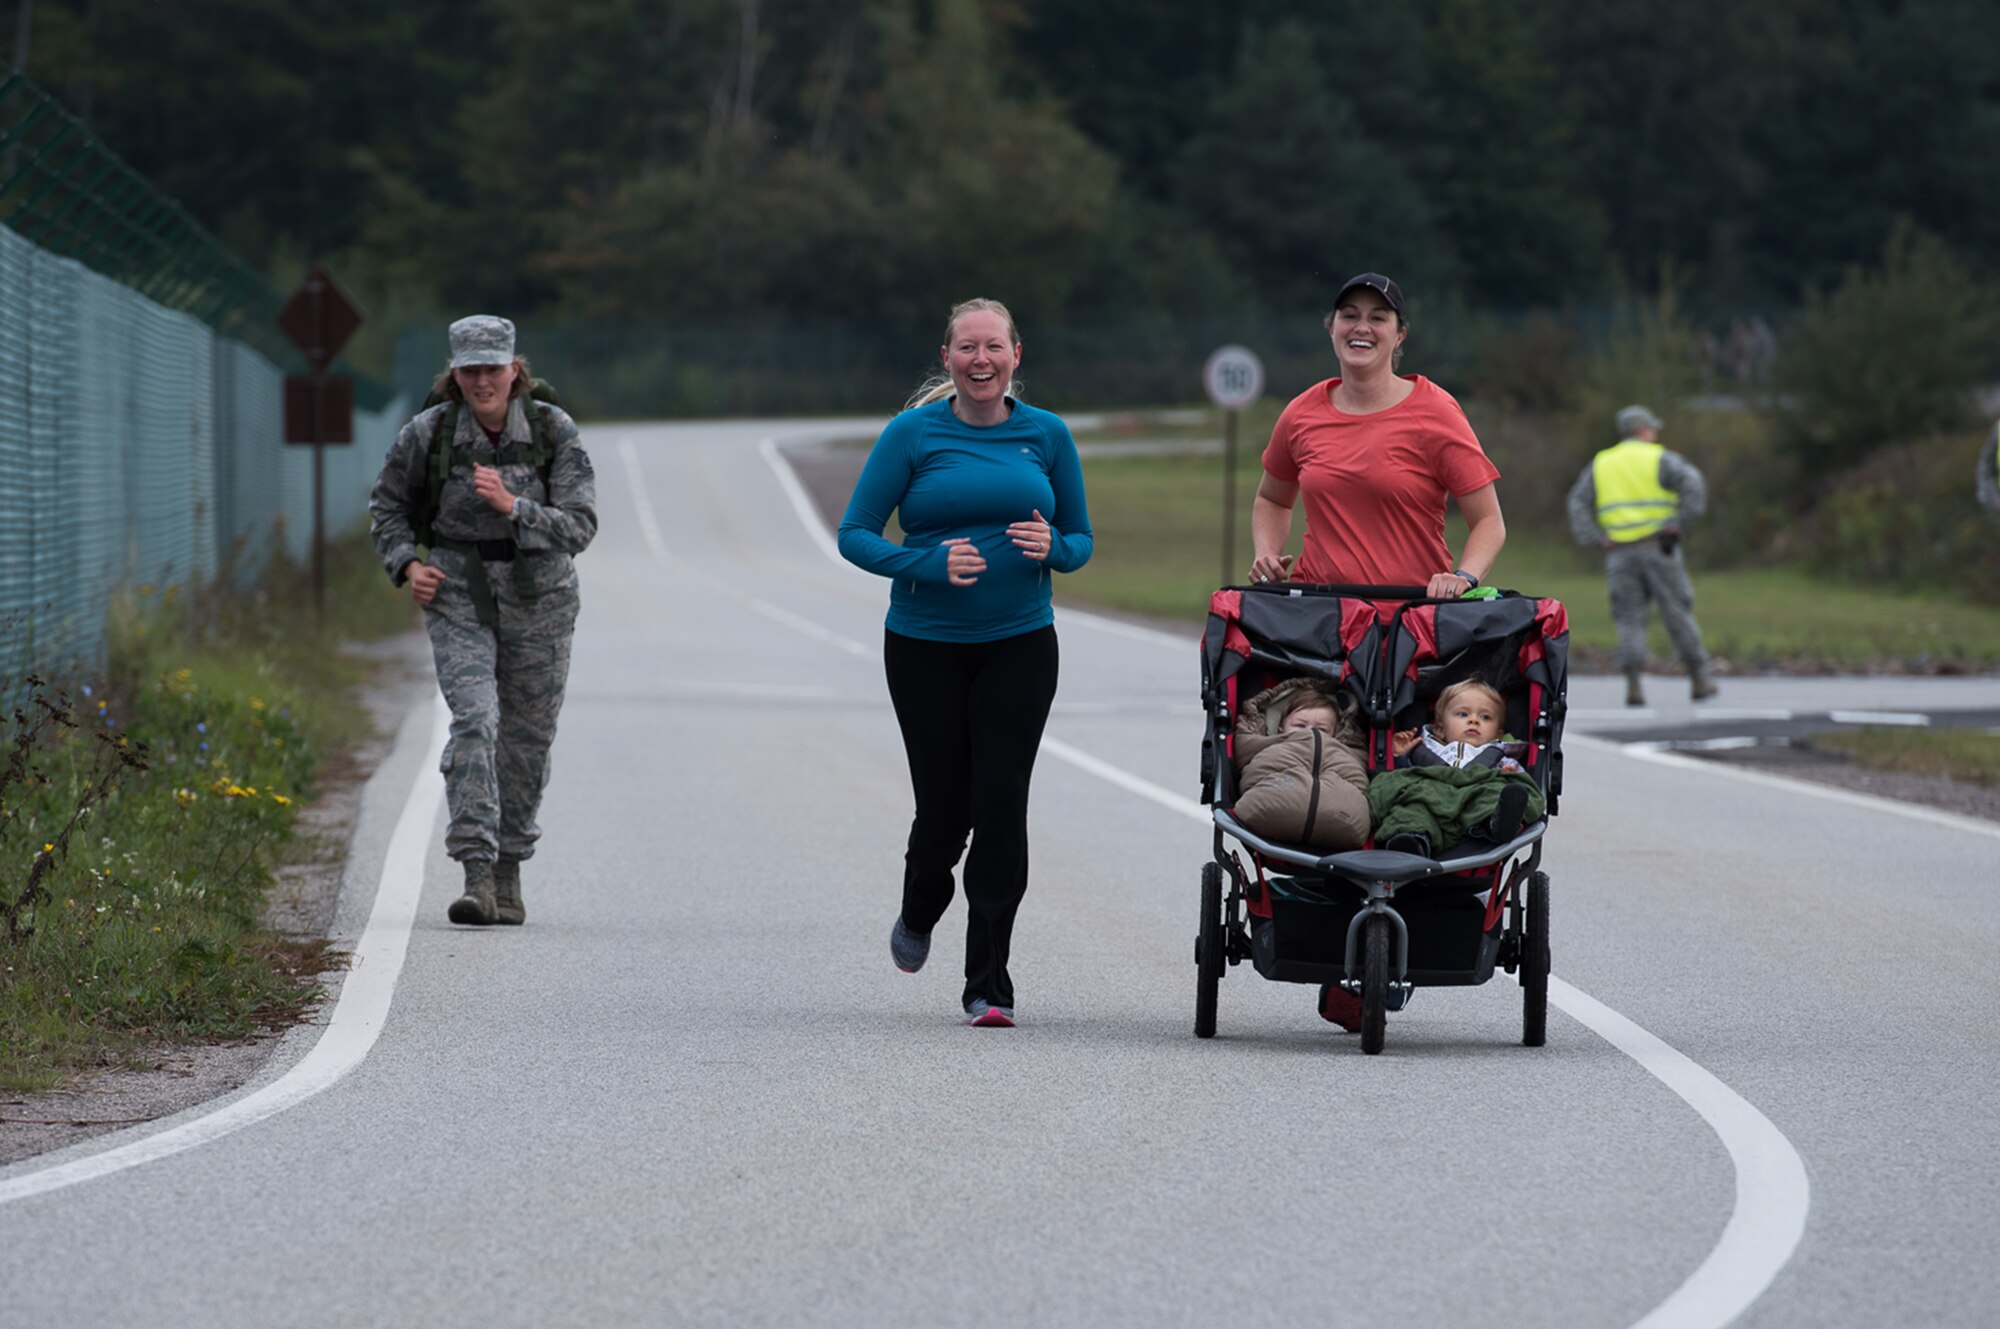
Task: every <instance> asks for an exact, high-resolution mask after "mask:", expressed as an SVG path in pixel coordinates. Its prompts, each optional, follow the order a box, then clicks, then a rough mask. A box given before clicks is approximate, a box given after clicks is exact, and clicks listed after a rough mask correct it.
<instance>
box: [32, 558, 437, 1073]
mask: <svg viewBox="0 0 2000 1329" xmlns="http://www.w3.org/2000/svg"><path fill="white" fill-rule="evenodd" d="M340 552H341V560H340V561H341V563H342V564H343V566H345V567H346V568H347V571H346V572H345V573H344V574H343V577H342V581H341V582H340V583H336V584H333V585H330V586H329V594H330V595H332V594H352V595H369V596H374V597H377V598H378V600H379V601H380V604H381V606H382V613H381V617H380V622H381V623H382V625H383V630H384V631H388V630H394V629H395V628H396V627H398V626H406V625H407V624H408V622H409V618H408V612H407V609H406V608H405V607H403V604H402V603H401V602H398V601H396V600H395V599H394V598H393V597H390V598H386V599H384V598H382V597H381V593H382V591H383V589H385V587H386V582H385V581H384V580H383V579H382V578H381V577H380V574H379V571H377V570H376V569H375V568H374V567H373V566H372V559H365V560H364V559H362V558H360V556H359V551H358V550H357V549H356V548H354V547H353V542H352V541H350V542H348V545H347V547H345V548H343V549H341V551H340ZM334 563H335V556H334V555H333V554H332V553H330V554H329V567H330V568H331V567H332V566H333V565H334ZM287 575H288V574H287V570H286V569H284V568H282V567H281V568H279V569H277V570H276V571H275V572H274V574H273V576H275V577H276V578H279V579H280V584H273V583H272V578H271V577H267V579H266V586H265V588H264V589H263V590H261V591H259V592H256V593H253V594H251V595H249V596H239V595H233V594H222V593H220V592H217V593H214V594H212V595H199V596H177V595H175V594H174V593H173V590H172V588H164V589H157V590H156V589H154V588H137V589H136V590H135V592H134V593H133V594H132V595H131V596H129V597H127V598H126V600H125V601H124V602H122V603H121V604H120V606H119V607H118V608H117V609H116V610H115V611H114V613H113V615H112V622H111V626H110V633H109V636H110V646H109V665H108V667H107V668H106V670H105V671H104V673H103V675H102V676H101V677H97V678H93V679H87V680H76V681H72V682H69V683H66V684H62V685H56V684H53V683H50V682H47V681H45V680H44V679H43V677H42V676H41V675H39V674H38V675H35V676H33V677H30V678H27V679H25V680H23V683H24V686H19V687H17V688H16V689H14V690H15V691H17V692H19V693H20V694H21V695H22V696H23V698H24V699H23V701H22V702H21V704H20V705H18V706H17V707H16V708H15V709H14V711H13V713H12V716H11V719H10V721H9V722H8V727H7V728H5V729H4V730H3V731H0V751H4V753H5V764H4V766H0V1089H7V1090H36V1089H46V1088H50V1087H53V1086H55V1085H57V1084H59V1083H61V1082H62V1081H63V1079H64V1078H65V1077H66V1076H67V1074H68V1073H69V1072H70V1071H72V1070H74V1069H78V1068H82V1067H87V1066H93V1065H101V1064H106V1063H115V1062H117V1061H119V1060H121V1059H123V1058H127V1057H129V1056H131V1055H133V1054H134V1053H135V1052H136V1051H137V1050H138V1049H140V1048H142V1047H145V1046H147V1045H150V1044H156V1043H160V1042H181V1043H185V1042H199V1041H210V1040H216V1039H230V1038H240V1037H244V1036H247V1035H248V1034H250V1033H252V1032H254V1031H256V1030H257V1029H259V1028H262V1027H272V1026H282V1025H283V1024H286V1023H289V1022H290V1021H292V1020H295V1019H297V1018H298V1017H299V1016H300V1015H301V1014H303V1013H304V1012H305V1011H306V1010H307V1009H308V1008H309V1007H310V1005H311V1003H312V1002H313V1000H314V999H315V997H316V996H317V994H318V991H319V984H318V975H319V974H320V973H322V972H324V971H325V970H326V969H328V968H329V967H332V966H334V965H337V964H338V963H339V961H340V957H339V956H338V955H337V954H333V953H330V952H329V951H328V948H327V946H326V944H325V943H324V942H323V941H320V940H318V939H313V938H287V937H281V936H278V935H275V934H273V933H271V932H270V931H268V930H267V929H266V928H264V927H263V925H262V923H261V916H262V913H263V908H264V903H265V897H266V895H267V893H268V891H269V889H270V885H271V881H272V873H273V870H274V869H275V868H276V867H277V866H278V864H280V863H281V862H282V861H284V858H285V856H286V854H287V853H288V852H290V851H291V850H292V847H293V843H294V838H295V833H294V822H295V817H296V814H297V812H298V810H299V808H300V807H301V806H302V805H303V804H304V803H305V802H307V801H309V800H310V799H311V798H312V796H313V792H314V784H315V780H316V777H317V776H318V774H319V772H320V771H321V769H322V767H323V766H324V764H325V762H326V760H327V758H328V756H329V755H330V754H331V753H332V752H334V751H335V750H337V749H338V748H340V747H342V746H344V745H346V744H348V743H351V742H353V741H355V740H356V739H358V738H359V737H361V736H362V735H364V734H365V733H366V726H367V724H368V721H367V719H366V716H365V713H364V712H363V711H362V710H361V708H360V706H359V705H358V703H357V702H356V701H355V700H354V698H353V692H354V689H355V685H356V684H357V683H358V682H359V681H360V680H361V678H362V666H361V665H359V664H358V663H356V662H355V661H354V660H353V659H352V658H351V657H349V656H345V655H343V654H342V653H341V651H340V650H339V639H338V638H335V637H334V636H332V635H331V634H330V633H328V632H326V631H324V630H323V629H322V628H321V627H319V626H318V622H317V616H316V615H314V614H313V611H312V609H311V605H310V599H309V596H299V595H297V594H296V593H293V594H289V595H288V594H287V593H286V588H285V586H284V585H283V584H281V583H282V579H283V578H284V577H285V576H287ZM344 627H345V628H347V629H348V630H350V631H351V630H352V625H351V624H344ZM355 635H359V634H358V633H355Z"/></svg>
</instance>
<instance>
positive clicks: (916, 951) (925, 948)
mask: <svg viewBox="0 0 2000 1329" xmlns="http://www.w3.org/2000/svg"><path fill="white" fill-rule="evenodd" d="M889 956H890V958H891V959H893V960H894V961H895V962H896V967H897V968H898V969H900V970H902V971H903V972H904V973H906V974H914V973H916V972H917V970H919V969H922V968H923V967H924V961H925V960H928V959H930V956H931V934H930V933H928V932H926V933H923V934H921V935H919V934H918V933H915V932H912V931H910V930H909V929H908V928H906V927H904V926H903V916H902V915H901V914H898V915H896V926H894V927H892V928H890V929H889Z"/></svg>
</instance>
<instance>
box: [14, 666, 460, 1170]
mask: <svg viewBox="0 0 2000 1329" xmlns="http://www.w3.org/2000/svg"><path fill="white" fill-rule="evenodd" d="M430 711H431V731H430V737H429V739H428V741H427V743H426V748H425V757H424V759H423V761H422V762H421V763H420V764H419V766H418V768H417V778H416V780H415V781H414V782H413V784H412V785H411V787H410V793H409V797H408V798H407V800H406V801H405V802H404V804H403V810H402V812H401V813H400V814H398V816H397V819H396V827H395V829H394V830H393V831H392V832H391V833H390V836H389V848H388V851H387V853H386V854H385V855H384V857H383V862H382V875H381V877H380V879H379V880H378V881H377V882H376V886H375V902H374V905H373V906H372V907H371V908H370V910H369V913H368V922H367V924H366V926H364V927H363V929H362V932H361V936H360V938H359V939H358V940H357V941H356V942H355V945H354V951H353V957H352V960H351V962H350V963H349V966H348V973H347V977H346V978H345V979H344V980H343V981H342V982H341V985H340V995H339V996H338V997H337V998H336V999H335V1001H334V1006H333V1012H332V1014H331V1015H329V1016H328V1017H327V1021H326V1024H325V1026H324V1027H323V1028H322V1029H321V1031H320V1035H319V1038H318V1039H317V1040H315V1041H314V1043H313V1046H312V1048H311V1050H310V1051H308V1052H307V1053H306V1054H305V1056H303V1057H301V1058H300V1059H299V1060H298V1061H297V1062H296V1063H294V1064H293V1065H292V1067H291V1068H290V1069H289V1070H287V1071H285V1073H284V1074H282V1075H280V1076H279V1077H278V1078H277V1079H275V1080H273V1081H271V1083H269V1084H267V1085H265V1086H264V1087H263V1088H261V1089H257V1090H253V1091H252V1092H250V1093H248V1094H245V1095H244V1096H242V1097H241V1098H237V1099H233V1100H231V1101H230V1102H228V1103H225V1104H224V1105H223V1106H221V1107H219V1108H217V1109H215V1110H214V1111H212V1112H207V1113H204V1114H203V1115H201V1116H199V1117H196V1118H195V1119H194V1120H192V1121H184V1122H182V1123H180V1124H179V1125H177V1126H170V1127H168V1128H167V1129H165V1130H162V1131H158V1132H156V1133H154V1134H152V1135H147V1136H144V1137H143V1138H140V1139H137V1140H133V1141H131V1142H129V1143H126V1144H121V1145H116V1146H114V1147H112V1148H110V1149H106V1150H103V1151H102V1152H100V1153H95V1154H91V1155H89V1156H87V1157H84V1158H79V1159H74V1160H72V1161H70V1162H67V1163H57V1164H52V1165H50V1166H47V1167H43V1168H38V1169H35V1170H33V1171H29V1172H27V1173H25V1174H23V1175H20V1176H14V1177H8V1178H6V1179H5V1180H0V1204H7V1203H9V1202H11V1201H14V1200H22V1199H26V1198H28V1197H30V1196H34V1195H46V1194H48V1193H49V1192H51V1191H57V1190H61V1189H63V1188H65V1187H68V1186H75V1185H78V1184H80V1183H82V1182H86V1181H92V1180H95V1179H96V1178H98V1177H106V1176H110V1175H112V1174H114V1173H118V1172H123V1171H125V1170H126V1169H128V1168H134V1167H138V1166H139V1165H140V1164H142V1163H150V1162H153V1161H155V1160H157V1159H161V1158H168V1157H171V1156H172V1155H174V1154H178V1153H181V1152H183V1151H185V1150H188V1149H193V1148H195V1147H196V1146H197V1145H203V1144H207V1143H208V1142H209V1141H211V1140H219V1139H221V1138H222V1137H223V1136H225V1135H229V1134H231V1133H233V1132H235V1131H238V1130H241V1129H242V1128H243V1127H245V1126H250V1125H254V1124H255V1123H257V1122H260V1121H262V1120H264V1119H265V1118H266V1117H271V1116H275V1115H276V1114H278V1113H280V1112H283V1111H284V1110H285V1109H286V1108H289V1107H294V1106H296V1105H297V1104H299V1103H302V1102H304V1101H305V1100H306V1099H308V1098H311V1097H313V1096H314V1095H315V1094H318V1093H319V1092H320V1091H322V1090H324V1089H327V1088H330V1087H331V1086H332V1085H333V1084H334V1083H336V1082H337V1081H339V1080H340V1079H341V1077H343V1076H345V1075H346V1074H347V1073H348V1072H349V1071H351V1070H353V1069H354V1068H355V1067H356V1066H359V1065H360V1064H361V1061H362V1059H363V1058H364V1057H366V1056H367V1055H368V1053H369V1051H370V1050H371V1049H372V1048H373V1047H374V1046H375V1040H376V1038H377V1037H379V1036H380V1034H381V1032H382V1026H383V1024H384V1023H385V1022H386V1021H387V1019H388V1016H389V1005H390V1002H391V1000H392V999H393V997H394V996H395V991H396V982H397V980H398V979H399V978H400V977H401V976H402V972H403V960H404V957H405V956H406V955H407V954H408V951H409V942H410V930H411V928H412V926H413V925H414V923H415V921H416V911H417V900H418V897H419V896H421V895H422V893H423V885H424V863H425V860H426V858H427V857H428V854H429V848H430V841H431V829H432V826H433V824H434V823H435V822H436V820H437V813H438V808H439V806H440V805H441V804H442V803H443V802H444V777H443V776H442V775H441V774H440V773H439V771H438V761H439V758H440V756H441V755H442V753H443V751H444V741H445V735H446V733H447V731H448V730H449V729H450V727H451V713H450V711H449V710H447V709H446V707H445V703H444V697H443V696H442V695H441V694H440V695H438V696H436V697H434V698H433V700H432V705H431V708H430Z"/></svg>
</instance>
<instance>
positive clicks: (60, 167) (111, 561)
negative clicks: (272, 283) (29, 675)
mask: <svg viewBox="0 0 2000 1329" xmlns="http://www.w3.org/2000/svg"><path fill="white" fill-rule="evenodd" d="M0 174H4V177H5V178H4V180H0V222H4V223H5V226H6V229H5V230H0V476H5V477H6V478H5V479H4V480H3V481H0V667H4V670H5V672H4V673H0V683H4V680H5V679H7V678H9V677H13V676H16V675H18V673H19V671H20V670H22V669H24V668H29V667H33V668H40V669H46V670H57V671H63V670H76V669H82V670H90V669H94V668H96V667H97V666H99V665H100V664H101V663H102V660H103V653H104V623H105V614H106V611H107V608H108V606H109V604H110V601H111V597H112V595H113V594H114V592H115V591H116V589H117V588H118V587H119V586H121V585H124V586H134V587H136V586H143V585H146V584H153V585H156V586H160V587H165V586H170V585H175V584H180V585H185V586H196V585H203V584H206V583H209V582H212V581H214V580H215V579H216V578H217V577H219V576H224V575H227V576H230V577H232V578H233V579H235V580H236V581H237V582H239V583H247V582H248V581H250V580H251V579H253V578H254V577H255V576H256V575H257V574H258V573H259V572H260V571H261V570H262V568H263V566H264V564H265V562H266V561H267V560H268V558H269V557H270V555H271V553H272V552H273V551H274V550H275V549H277V548H281V547H282V548H283V549H284V550H285V551H286V552H287V553H288V554H290V555H291V556H292V557H293V558H295V559H298V560H300V561H303V560H304V559H306V558H307V557H309V556H310V552H311V547H310V546H311V539H312V450H311V449H310V448H298V447H287V446H286V445H285V444H284V442H283V438H284V433H283V382H284V368H283V367H281V366H289V365H294V364H296V363H297V362H296V359H295V358H294V357H293V356H292V355H291V353H290V352H289V349H288V347H287V345H286V343H285V341H284V338H283V334H282V333H280V332H279V331H278V329H277V327H276V326H275V324H274V323H273V321H272V320H273V319H274V318H275V316H276V313H277V310H278V308H279V300H278V298H277V296H276V294H275V293H274V292H273V291H272V290H271V289H270V287H269V286H268V285H267V284H266V283H265V282H264V281H263V280H262V279H261V278H259V277H258V276H257V275H256V273H255V272H254V271H252V270H251V269H249V268H247V267H246V266H245V265H244V264H242V263H241V262H240V261H239V260H237V259H236V258H234V257H233V256H232V255H230V254H229V253H228V251H227V250H225V249H223V248H222V246H221V245H219V244H218V243H217V242H216V241H215V239H214V238H213V237H212V236H210V235H209V234H208V233H207V232H206V231H204V230H202V229H201V228H200V227H199V226H198V225H196V224H195V223H194V222H193V221H192V219H190V218H188V217H187V216H186V214H185V213H184V212H182V211H181V209H180V208H179V206H178V205H177V204H175V203H174V202H173V201H172V200H171V199H168V198H166V197H165V196H163V195H161V194H160V193H159V192H158V191H157V190H155V189H153V187H152V186H151V185H149V184H148V183H147V182H146V181H145V180H143V179H141V178H140V177H139V176H137V175H136V174H134V173H133V172H132V171H131V170H130V169H129V168H128V167H126V166H125V165H124V163H122V162H120V161H119V160H118V158H117V157H116V156H115V155H113V154H112V153H111V152H110V151H109V150H108V149H106V148H105V147H104V146H103V145H102V144H101V143H98V142H97V141H96V139H95V138H93V137H92V136H91V135H90V134H89V132H88V131H87V130H85V129H84V128H83V127H82V126H81V125H80V124H79V123H77V122H76V121H75V120H74V119H73V118H72V117H70V116H69V115H68V114H67V113H66V112H64V111H63V110H62V109H61V108H60V107H58V106H56V105H55V104H54V103H53V102H51V101H50V100H49V99H48V98H46V97H45V96H43V95H42V94H41V93H40V92H39V91H37V90H36V89H35V88H34V87H33V85H31V84H29V83H27V81H26V80H25V79H23V78H21V77H20V75H19V74H17V73H14V72H12V71H11V70H8V69H7V68H6V67H5V66H0ZM370 386H371V387H372V385H370ZM360 387H361V385H357V389H360ZM356 395H357V398H359V399H360V400H363V401H367V402H369V403H370V404H371V405H373V406H375V408H376V409H372V410H357V411H356V413H355V421H354V436H355V442H354V443H353V444H351V445H349V446H346V447H335V448H329V449H327V452H326V519H327V524H328V528H329V529H330V530H340V529H342V528H344V527H346V526H349V525H351V524H353V523H354V522H357V521H359V520H360V519H361V518H362V516H363V515H364V514H365V512H366V508H367V495H368V485H369V483H370V481H371V480H372V479H373V477H374V474H375V471H376V469H377V468H378V467H379V466H380V464H381V458H382V455H383V453H384V452H385V451H386V450H387V448H388V445H389V442H390V440H391V439H392V438H393V437H394V434H395V431H396V429H397V427H398V425H399V424H400V422H401V416H402V412H401V410H400V407H399V404H398V403H397V402H396V401H394V400H389V399H388V396H389V394H388V393H386V392H385V391H382V390H380V389H375V390H374V391H372V392H367V391H361V390H357V393H356Z"/></svg>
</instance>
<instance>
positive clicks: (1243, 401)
mask: <svg viewBox="0 0 2000 1329" xmlns="http://www.w3.org/2000/svg"><path fill="white" fill-rule="evenodd" d="M1201 385H1202V387H1204V388H1206V389H1207V390H1208V399H1209V400H1210V401H1212V402H1214V403H1215V404H1216V405H1217V406H1220V407H1221V408H1222V580H1221V581H1220V582H1219V583H1218V584H1219V585H1222V586H1227V585H1229V584H1230V583H1231V582H1234V581H1237V580H1239V578H1237V577H1235V576H1233V575H1231V569H1232V568H1233V567H1234V566H1235V561H1236V417H1237V415H1238V414H1239V413H1240V412H1241V411H1242V409H1243V408H1244V407H1245V406H1248V405H1249V404H1250V403H1252V402H1254V401H1256V400H1257V398H1259V397H1261V396H1263V395H1264V362H1263V361H1261V360H1259V359H1258V358H1257V357H1256V355H1255V354H1254V353H1253V352H1252V351H1250V350H1249V349H1248V348H1246V347H1242V346H1218V347H1217V348H1216V349H1215V351H1214V352H1213V353H1212V354H1211V355H1210V356H1209V357H1208V363H1206V364H1204V365H1203V366H1202V367H1201Z"/></svg>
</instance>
